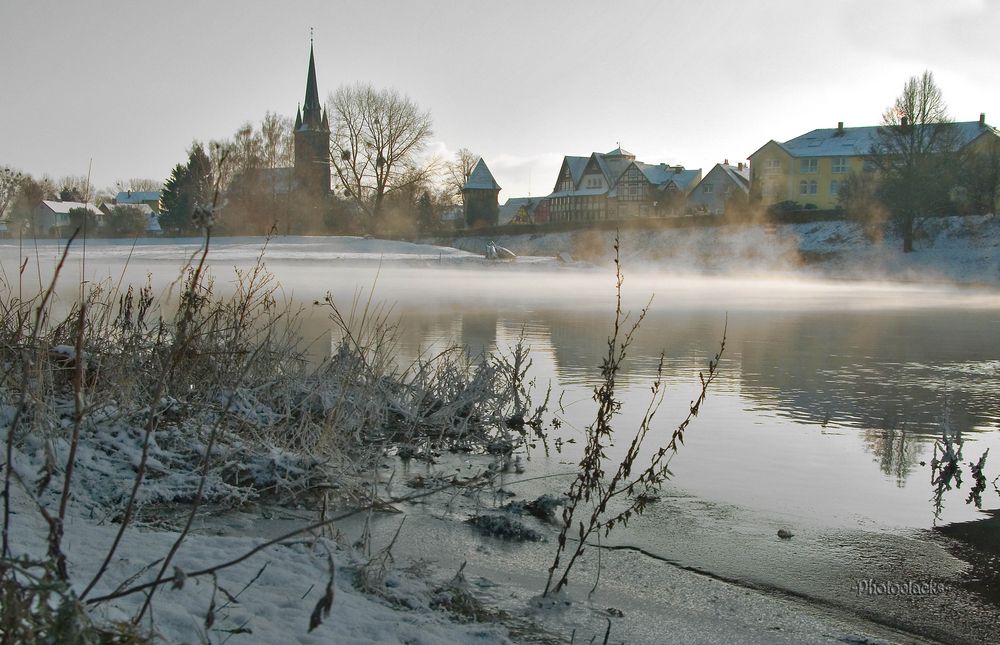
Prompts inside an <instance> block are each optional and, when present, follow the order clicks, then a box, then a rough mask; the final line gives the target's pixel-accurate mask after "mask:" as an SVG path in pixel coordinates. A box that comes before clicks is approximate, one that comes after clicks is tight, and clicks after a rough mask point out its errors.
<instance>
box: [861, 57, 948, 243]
mask: <svg viewBox="0 0 1000 645" xmlns="http://www.w3.org/2000/svg"><path fill="white" fill-rule="evenodd" d="M957 135H958V133H957V131H956V129H955V128H954V127H953V126H952V124H951V120H950V118H949V117H948V109H947V106H946V105H945V102H944V99H943V98H942V95H941V89H940V88H939V87H938V86H937V84H936V83H935V82H934V75H933V74H932V73H931V72H929V71H925V72H924V73H923V74H922V75H921V76H913V77H911V78H910V79H909V80H908V81H906V84H905V85H904V86H903V92H902V94H900V95H899V96H898V97H897V98H896V100H895V102H894V103H893V104H892V105H891V106H889V108H887V109H886V111H885V113H884V114H883V115H882V125H881V126H880V127H879V129H878V133H877V135H876V138H875V143H874V144H873V145H872V149H871V155H870V161H871V162H873V163H874V164H875V165H876V166H877V167H878V169H879V171H880V173H881V183H880V187H879V193H880V197H881V198H882V201H883V203H884V204H885V205H886V207H887V208H888V209H889V211H890V213H891V214H892V220H893V222H894V223H895V225H896V227H897V229H898V230H899V232H900V234H901V236H902V238H903V252H904V253H909V252H910V251H912V250H913V233H914V228H915V225H916V223H917V222H918V221H919V220H920V218H923V217H926V216H927V215H931V214H935V213H936V212H940V211H942V210H945V209H947V208H948V207H949V204H950V199H949V190H950V188H951V184H952V181H951V177H950V175H951V174H952V172H953V171H954V168H955V166H956V164H955V159H953V156H954V153H957V151H958V147H959V139H958V136H957Z"/></svg>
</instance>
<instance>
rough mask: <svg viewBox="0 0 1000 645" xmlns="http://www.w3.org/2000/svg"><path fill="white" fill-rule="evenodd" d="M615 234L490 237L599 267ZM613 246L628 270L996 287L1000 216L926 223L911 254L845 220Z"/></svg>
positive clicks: (634, 239) (651, 233)
mask: <svg viewBox="0 0 1000 645" xmlns="http://www.w3.org/2000/svg"><path fill="white" fill-rule="evenodd" d="M614 235H615V233H614V231H612V230H598V229H579V230H575V231H568V232H558V233H533V234H528V233H525V234H519V235H498V236H494V237H493V238H492V239H494V240H495V241H496V243H497V244H498V245H503V246H505V247H507V248H509V249H511V250H512V251H514V252H515V253H517V254H518V255H530V256H549V257H557V256H560V255H561V254H562V255H563V256H564V257H565V256H566V255H568V256H570V257H572V258H573V259H574V260H577V261H587V262H598V263H602V264H603V263H608V262H609V261H610V259H611V255H612V252H613V251H612V247H611V244H612V240H613V238H614ZM488 241H489V240H487V239H485V238H477V237H464V238H457V239H454V240H452V241H451V244H453V245H454V246H456V247H458V248H461V249H465V250H468V251H474V250H476V249H482V248H483V247H484V245H485V244H486V243H487V242H488ZM621 250H622V259H623V261H624V262H625V263H626V264H625V266H626V267H631V268H632V269H633V270H637V269H638V270H643V269H648V270H658V271H670V272H673V273H712V274H734V275H738V276H747V275H754V274H758V275H759V274H784V275H794V276H796V277H813V278H834V279H848V280H865V281H873V280H891V281H905V282H913V281H921V282H956V283H965V284H984V285H991V286H997V285H1000V217H998V216H996V215H992V214H991V215H978V216H965V217H960V216H954V217H942V218H936V219H928V220H925V221H924V222H923V223H922V225H921V227H920V229H919V230H918V232H917V234H916V239H915V242H914V251H913V252H912V253H903V252H902V241H901V240H900V238H899V237H898V236H895V235H886V236H885V237H883V238H882V239H877V240H871V239H869V238H868V237H866V235H865V231H864V229H863V227H862V226H860V225H859V224H857V223H854V222H848V221H826V222H812V223H806V224H778V225H770V226H765V225H759V224H746V225H735V224H734V225H726V226H705V227H670V228H650V229H641V230H639V229H632V228H629V229H626V230H623V231H621Z"/></svg>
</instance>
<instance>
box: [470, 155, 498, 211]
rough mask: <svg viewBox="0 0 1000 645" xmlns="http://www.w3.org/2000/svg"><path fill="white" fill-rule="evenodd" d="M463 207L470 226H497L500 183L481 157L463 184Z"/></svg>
mask: <svg viewBox="0 0 1000 645" xmlns="http://www.w3.org/2000/svg"><path fill="white" fill-rule="evenodd" d="M462 207H463V210H464V211H465V224H466V226H468V227H469V228H479V227H481V226H496V225H497V215H498V213H499V212H500V185H499V184H497V180H496V179H494V178H493V173H491V172H490V169H489V168H488V167H487V166H486V162H485V161H483V160H482V159H480V160H479V161H478V162H477V163H476V167H475V168H473V169H472V173H471V174H470V175H469V178H468V180H466V182H465V185H464V186H462Z"/></svg>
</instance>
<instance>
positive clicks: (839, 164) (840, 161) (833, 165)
mask: <svg viewBox="0 0 1000 645" xmlns="http://www.w3.org/2000/svg"><path fill="white" fill-rule="evenodd" d="M830 170H831V171H832V172H833V173H835V174H842V173H845V172H847V157H834V158H833V161H831V162H830ZM831 192H832V191H831Z"/></svg>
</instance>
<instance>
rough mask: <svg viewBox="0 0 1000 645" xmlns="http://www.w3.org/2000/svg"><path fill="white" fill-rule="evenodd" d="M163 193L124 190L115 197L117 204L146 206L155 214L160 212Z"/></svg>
mask: <svg viewBox="0 0 1000 645" xmlns="http://www.w3.org/2000/svg"><path fill="white" fill-rule="evenodd" d="M160 197H161V193H160V191H158V190H149V191H133V190H123V191H121V192H120V193H118V194H117V195H115V204H118V205H121V204H145V205H146V206H149V208H150V209H152V211H153V212H154V213H159V212H160Z"/></svg>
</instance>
